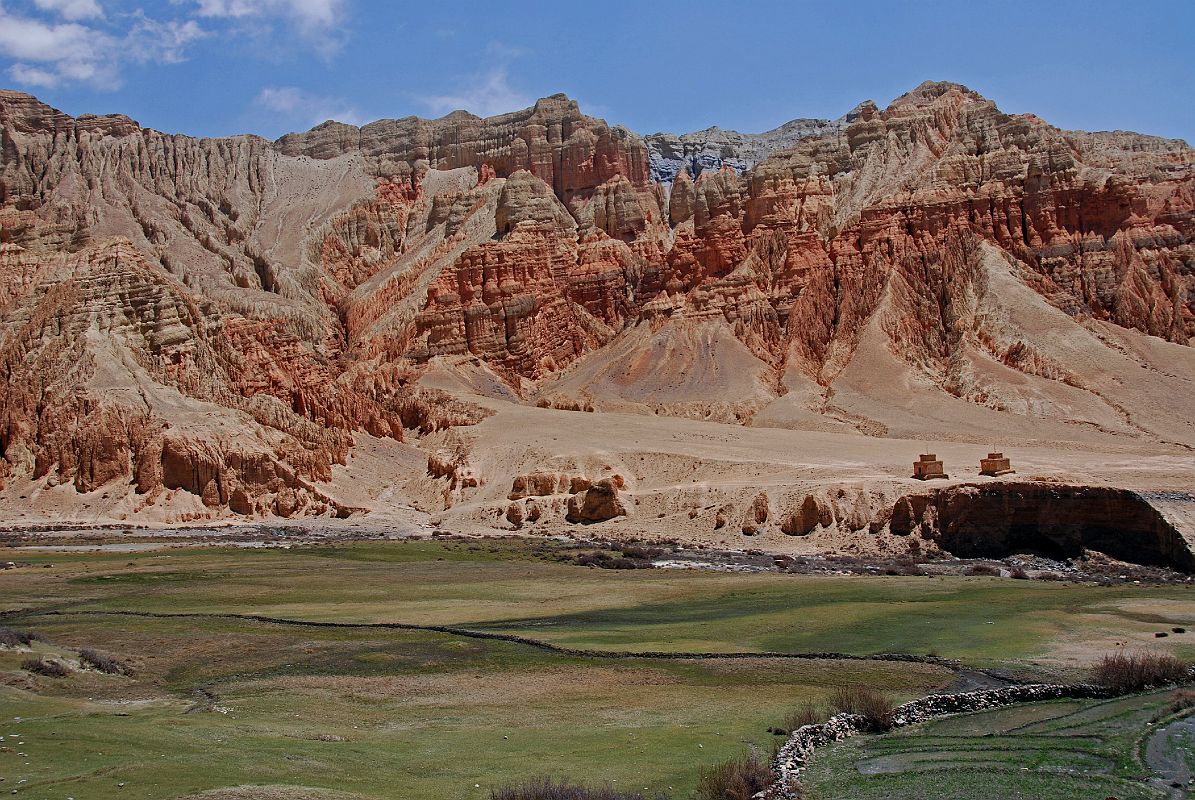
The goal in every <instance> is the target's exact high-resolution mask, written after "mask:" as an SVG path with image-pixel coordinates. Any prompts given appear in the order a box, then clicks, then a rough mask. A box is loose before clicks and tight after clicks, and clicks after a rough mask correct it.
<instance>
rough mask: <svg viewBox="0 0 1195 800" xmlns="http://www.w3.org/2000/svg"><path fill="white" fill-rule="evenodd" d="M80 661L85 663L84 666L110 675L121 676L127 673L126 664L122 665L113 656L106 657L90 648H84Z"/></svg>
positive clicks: (81, 651)
mask: <svg viewBox="0 0 1195 800" xmlns="http://www.w3.org/2000/svg"><path fill="white" fill-rule="evenodd" d="M79 660H80V661H82V662H83V664H84V666H88V667H91V668H92V669H96V670H99V671H100V672H103V673H106V674H108V675H120V674H121V673H123V672H124V671H125V666H124V664H121V663H120V662H119V661H117V660H116V659H115V658H113V657H112V656H106V655H104V654H103V653H100V652H97V651H95V650H92V649H90V648H84V649H83V650H80V651H79Z"/></svg>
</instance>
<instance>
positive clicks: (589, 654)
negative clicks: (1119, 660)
mask: <svg viewBox="0 0 1195 800" xmlns="http://www.w3.org/2000/svg"><path fill="white" fill-rule="evenodd" d="M66 616H71V617H74V616H96V617H139V618H142V619H226V620H234V621H239V622H254V623H261V624H265V625H291V626H296V627H303V628H349V629H361V630H370V629H373V630H405V631H429V632H432V633H443V634H448V635H450V636H460V637H463V638H467V639H488V640H491V641H500V642H511V643H513V644H520V645H524V646H526V647H534V648H537V649H539V650H546V651H548V652H551V653H559V654H561V655H567V656H580V657H583V658H609V659H630V658H642V659H666V660H676V661H685V660H713V659H764V658H799V659H822V660H827V661H894V662H906V663H920V664H933V665H935V666H939V667H943V668H944V669H948V670H950V671H952V672H954V673H955V674H956V675H957V676H958V681H956V683H955V685H954V686H953V687H952V689H951V690H952V691H966V688H965V687H974V686H978V685H982V686H985V687H986V686H990V685H994V686H1002V685H1008V683H1010V682H1007V681H1005V682H1001V679H999V678H994V677H992V676H991V675H988V674H986V673H982V672H978V671H975V670H969V669H964V668H963V667H962V665H961V664H960V663H959V662H958V661H956V660H954V659H949V658H941V657H939V656H928V655H917V654H914V653H876V654H873V655H859V654H856V653H835V652H821V653H787V652H777V651H762V652H728V653H686V652H672V651H661V650H642V651H639V650H588V649H581V648H573V647H562V646H561V645H557V644H552V643H551V642H546V641H544V640H542V639H533V638H531V637H529V636H520V635H518V634H514V633H497V632H490V631H478V630H472V629H470V628H458V627H456V626H453V625H416V624H414V623H410V622H317V621H313V620H301V619H287V618H283V617H266V616H260V615H257V614H227V613H223V614H221V613H207V614H204V613H182V612H180V613H167V612H154V611H98V610H97V611H88V610H79V611H64V610H61V609H52V610H38V609H24V610H19V611H10V612H5V613H3V614H0V618H14V617H26V618H29V617H66ZM958 686H962V687H964V688H963V689H959V688H956V687H958Z"/></svg>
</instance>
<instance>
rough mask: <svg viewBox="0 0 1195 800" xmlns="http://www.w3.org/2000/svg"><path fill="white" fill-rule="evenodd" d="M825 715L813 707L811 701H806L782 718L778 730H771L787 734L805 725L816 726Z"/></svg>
mask: <svg viewBox="0 0 1195 800" xmlns="http://www.w3.org/2000/svg"><path fill="white" fill-rule="evenodd" d="M825 717H826V715H825V714H824V713H823V712H822V710H821V709H820V708H818V707H817V706H815V705H814V704H813V703H812V702H811V701H809V700H806V701H805V702H804V703H802V704H801V705H799V706H797V707H796V708H794V709H793V710H792V711H790V712H788V715H787V716H785V718H784V723H783V725H781V727H780V728H778V729H773V732H774V733H779V734H789V733H792V732H793V731H795V730H796V729H797V728H800V727H803V726H805V725H816V724H817V723H819V722H823V721H824V720H825Z"/></svg>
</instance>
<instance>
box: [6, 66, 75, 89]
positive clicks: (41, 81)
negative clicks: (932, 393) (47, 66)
mask: <svg viewBox="0 0 1195 800" xmlns="http://www.w3.org/2000/svg"><path fill="white" fill-rule="evenodd" d="M8 76H9V77H10V78H12V79H13V80H14V81H16V82H17V83H19V84H22V85H24V86H40V87H42V88H45V89H51V88H53V87H55V86H57V85H58V84H59V83H61V82H62V80H61V78H59V77H58V75H57V74H56V73H54V72H49V71H47V70H44V69H41V68H40V67H31V66H29V65H28V64H21V63H17V64H13V65H12V66H11V67H9V68H8Z"/></svg>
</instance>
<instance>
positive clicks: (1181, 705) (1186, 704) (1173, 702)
mask: <svg viewBox="0 0 1195 800" xmlns="http://www.w3.org/2000/svg"><path fill="white" fill-rule="evenodd" d="M1193 706H1195V692H1192V691H1189V690H1187V689H1179V690H1178V691H1177V692H1175V693H1174V694H1172V695H1170V713H1171V714H1177V713H1178V712H1180V711H1186V710H1187V709H1188V708H1191V707H1193Z"/></svg>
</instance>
